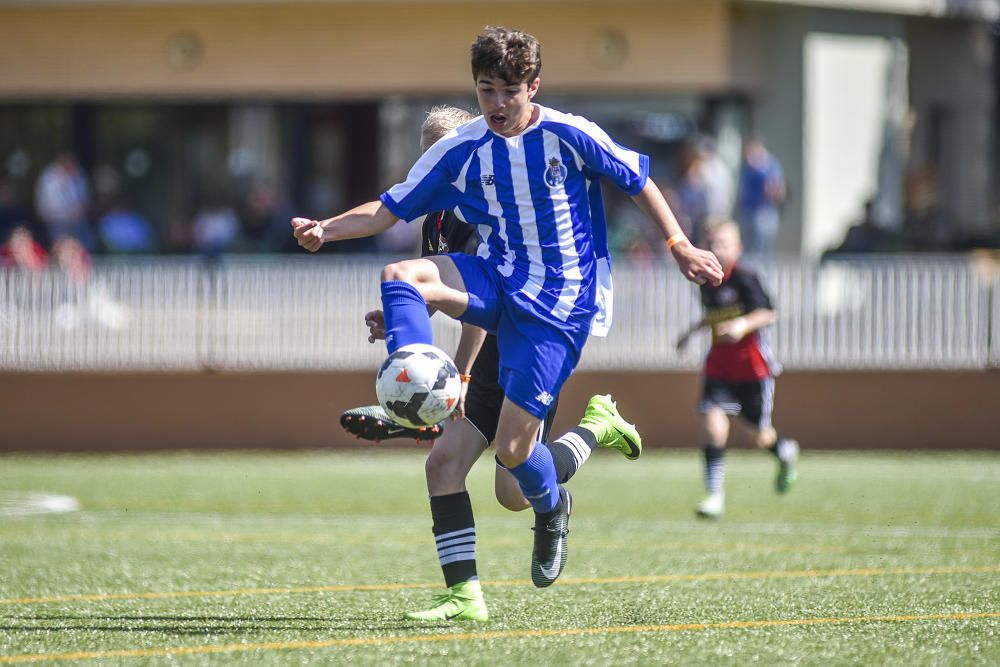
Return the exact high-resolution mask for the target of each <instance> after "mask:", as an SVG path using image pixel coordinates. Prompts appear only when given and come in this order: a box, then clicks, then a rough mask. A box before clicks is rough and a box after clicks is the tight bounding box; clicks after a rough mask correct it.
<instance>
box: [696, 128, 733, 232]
mask: <svg viewBox="0 0 1000 667" xmlns="http://www.w3.org/2000/svg"><path fill="white" fill-rule="evenodd" d="M698 156H699V158H700V159H699V163H700V165H701V172H702V178H703V180H704V181H705V197H706V200H707V201H706V203H707V206H708V217H709V218H726V219H728V218H729V217H730V216H732V214H733V190H734V184H733V174H732V172H731V171H730V170H729V165H727V164H726V161H725V160H723V159H722V156H721V155H719V147H718V145H717V144H716V142H715V138H714V137H702V139H701V140H700V141H699V142H698Z"/></svg>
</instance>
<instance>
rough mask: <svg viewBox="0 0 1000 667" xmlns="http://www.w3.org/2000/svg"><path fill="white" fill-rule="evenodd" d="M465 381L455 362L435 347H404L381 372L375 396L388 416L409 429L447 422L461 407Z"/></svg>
mask: <svg viewBox="0 0 1000 667" xmlns="http://www.w3.org/2000/svg"><path fill="white" fill-rule="evenodd" d="M461 391H462V378H461V377H460V376H459V374H458V369H457V368H456V367H455V362H453V361H452V360H451V357H449V356H448V355H447V354H446V353H444V352H443V351H441V350H439V349H438V348H436V347H434V346H433V345H424V344H423V343H414V344H412V345H404V346H403V347H401V348H399V349H398V350H396V351H395V352H393V353H392V354H390V355H389V358H388V359H386V360H385V363H384V364H382V368H380V369H378V376H376V378H375V393H376V394H377V395H378V402H379V403H380V404H381V405H382V409H383V410H385V411H386V412H387V413H388V414H389V417H391V418H392V419H393V420H394V421H395V422H396V423H398V424H402V425H403V426H409V427H410V428H421V427H423V426H430V425H432V424H436V423H438V422H439V421H441V420H443V419H445V418H447V417H448V415H450V414H451V413H452V411H453V410H454V409H455V406H456V405H458V399H459V395H460V394H461Z"/></svg>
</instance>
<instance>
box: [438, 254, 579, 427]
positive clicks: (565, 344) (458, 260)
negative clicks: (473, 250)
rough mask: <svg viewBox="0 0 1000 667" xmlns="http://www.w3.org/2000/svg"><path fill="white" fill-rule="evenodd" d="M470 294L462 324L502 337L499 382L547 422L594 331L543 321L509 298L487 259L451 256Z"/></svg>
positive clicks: (520, 300)
mask: <svg viewBox="0 0 1000 667" xmlns="http://www.w3.org/2000/svg"><path fill="white" fill-rule="evenodd" d="M448 256H449V257H450V258H451V260H452V261H453V262H454V263H455V266H456V268H458V272H459V273H460V274H461V275H462V280H463V281H464V282H465V291H466V292H468V293H469V307H468V308H466V310H465V312H464V313H463V314H462V316H461V317H460V318H458V319H459V320H461V321H462V322H466V323H468V324H471V325H473V326H477V327H480V328H482V329H486V330H487V331H489V332H490V333H495V334H496V336H497V347H498V348H499V352H500V367H499V373H498V377H497V380H498V382H499V384H500V386H501V387H503V390H504V394H505V395H506V396H507V398H509V399H510V400H511V401H513V402H514V403H515V404H516V405H518V406H520V407H522V408H524V409H525V410H527V411H528V412H530V413H531V414H532V415H534V416H535V417H538V418H539V419H544V418H545V415H546V414H548V411H549V407H550V406H551V404H552V401H553V400H554V397H555V396H557V395H558V394H559V391H560V390H561V389H562V386H563V383H565V382H566V380H567V379H568V378H569V376H570V374H572V372H573V369H575V368H576V365H577V363H578V362H579V361H580V352H581V351H582V350H583V344H584V343H585V342H587V336H588V335H590V328H589V326H588V327H572V326H570V327H565V328H564V327H559V326H556V325H555V324H552V323H550V322H548V321H547V320H544V319H542V318H541V317H540V316H539V315H538V314H537V313H535V311H534V310H533V309H532V307H531V305H530V303H529V302H528V301H527V299H525V298H524V296H523V295H521V294H517V293H515V294H507V293H506V292H505V291H504V286H503V277H502V276H501V275H500V274H499V273H497V271H496V269H495V268H494V267H493V266H492V265H490V264H489V263H487V261H486V260H485V259H483V258H482V257H477V256H472V255H463V254H451V255H448Z"/></svg>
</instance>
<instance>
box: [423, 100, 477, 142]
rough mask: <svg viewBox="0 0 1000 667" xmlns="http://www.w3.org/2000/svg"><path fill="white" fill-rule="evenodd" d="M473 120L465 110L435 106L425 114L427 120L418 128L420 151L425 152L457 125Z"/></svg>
mask: <svg viewBox="0 0 1000 667" xmlns="http://www.w3.org/2000/svg"><path fill="white" fill-rule="evenodd" d="M473 118H475V116H473V115H472V114H471V113H469V112H468V111H466V110H465V109H460V108H458V107H449V106H436V107H433V108H431V110H430V111H428V112H427V118H425V119H424V124H423V125H422V126H421V127H420V150H423V151H425V150H427V149H428V148H430V147H431V146H433V145H434V144H435V143H436V142H437V140H438V139H440V138H441V137H443V136H444V135H446V134H448V133H449V132H451V131H452V130H454V129H455V128H456V127H458V126H459V125H462V124H463V123H467V122H468V121H470V120H472V119H473Z"/></svg>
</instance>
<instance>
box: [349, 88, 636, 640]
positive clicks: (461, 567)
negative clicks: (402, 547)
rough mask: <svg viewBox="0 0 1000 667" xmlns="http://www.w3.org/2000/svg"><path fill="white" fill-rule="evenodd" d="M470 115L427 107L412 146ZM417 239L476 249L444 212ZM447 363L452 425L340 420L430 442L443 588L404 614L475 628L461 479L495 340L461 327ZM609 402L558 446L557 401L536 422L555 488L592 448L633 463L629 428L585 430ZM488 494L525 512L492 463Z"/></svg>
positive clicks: (371, 410) (355, 429) (382, 418)
mask: <svg viewBox="0 0 1000 667" xmlns="http://www.w3.org/2000/svg"><path fill="white" fill-rule="evenodd" d="M472 118H473V116H472V115H471V114H469V113H468V112H466V111H464V110H462V109H458V108H455V107H435V108H433V109H431V111H430V113H429V114H428V116H427V119H426V120H425V121H424V124H423V127H422V128H421V147H422V149H423V150H427V148H429V147H430V146H431V145H433V144H434V143H435V142H436V141H437V140H438V139H440V138H441V137H442V136H444V135H445V134H447V133H448V132H450V131H451V130H453V129H454V128H455V127H458V126H459V125H461V124H463V123H465V122H467V121H469V120H472ZM421 237H422V238H421V242H420V248H421V256H422V257H427V256H430V255H439V254H448V253H456V252H462V253H466V254H470V255H474V254H475V253H476V250H477V249H478V247H479V243H480V239H479V235H478V233H477V232H476V230H475V228H474V227H472V226H471V225H469V224H466V223H465V222H463V221H462V220H461V219H459V218H458V217H457V216H456V214H455V213H454V212H453V211H438V212H435V213H431V214H429V215H428V216H427V217H426V218H425V219H424V222H423V225H422V228H421ZM365 323H366V325H367V326H368V327H369V334H370V335H369V337H368V340H369V342H375V341H376V340H379V339H382V338H384V336H385V320H384V317H383V314H382V311H380V310H376V311H371V312H369V313H366V314H365ZM455 364H456V366H457V367H458V369H459V372H460V373H461V374H462V398H461V400H460V401H459V404H458V407H457V408H456V411H455V414H454V415H453V419H452V420H451V421H450V422H448V423H447V424H437V425H434V426H431V427H425V428H422V429H413V428H409V427H406V426H403V425H400V424H396V423H394V422H393V421H392V420H391V419H390V418H389V416H388V415H387V414H386V413H385V411H384V410H382V408H381V407H380V406H378V405H373V406H365V407H359V408H354V409H352V410H347V411H346V412H344V413H343V414H341V417H340V423H341V425H342V426H343V427H344V429H345V430H346V431H347V432H348V433H351V434H353V435H356V436H358V437H360V438H363V439H366V440H376V441H378V440H387V439H391V438H415V439H417V440H424V441H433V443H434V444H433V447H432V448H431V451H430V454H429V455H428V457H427V462H426V465H425V472H426V476H427V490H428V493H429V495H430V505H431V516H432V519H433V533H434V539H435V543H436V546H437V552H438V561H439V563H440V565H441V569H442V572H443V574H444V579H445V585H446V586H447V587H448V589H449V591H448V593H446V594H444V595H442V596H439V597H436V598H435V603H434V605H433V606H432V607H431V608H430V609H427V610H423V611H417V612H412V613H409V614H407V617H408V618H410V619H414V620H427V621H438V620H471V621H483V620H487V618H488V610H487V608H486V604H485V600H484V598H483V595H482V589H481V586H480V584H479V575H478V571H477V567H476V531H475V521H474V517H473V511H472V503H471V501H470V499H469V493H468V491H467V490H466V488H465V480H466V477H467V476H468V473H469V471H470V470H471V469H472V466H473V464H475V462H476V461H477V460H478V459H479V458H480V456H481V455H482V453H483V451H484V450H485V449H486V448H487V447H489V445H490V443H491V442H492V441H493V439H494V437H495V436H496V432H497V424H498V421H499V418H500V410H501V407H502V405H503V401H504V391H503V389H502V388H501V386H500V384H499V382H498V378H497V374H498V368H499V365H500V357H499V351H498V348H497V339H496V336H494V335H492V334H488V333H487V332H486V331H484V330H483V329H480V328H478V327H474V326H470V325H467V324H463V325H462V336H461V339H460V341H459V345H458V349H457V351H456V353H455ZM609 403H611V397H610V396H594V397H593V398H591V399H590V402H589V403H588V406H587V410H586V412H585V414H584V417H583V419H582V420H581V421H580V423H579V425H578V426H577V427H576V428H573V429H571V430H570V431H569V432H567V433H566V434H565V435H563V436H562V437H560V438H559V439H558V440H556V441H554V442H549V431H550V429H551V427H552V420H553V419H554V416H555V412H556V406H557V404H558V397H556V398H555V400H553V402H552V406H551V408H550V409H549V412H548V415H547V416H546V418H545V419H544V420H543V421H542V426H541V440H542V441H543V442H546V443H547V444H548V447H549V449H550V450H551V451H552V457H553V460H554V463H555V466H556V471H557V474H558V477H559V482H560V483H564V482H566V481H568V480H569V479H570V478H571V477H573V475H574V474H576V472H577V471H578V470H579V469H580V467H581V466H583V464H584V463H585V462H586V461H587V459H588V458H589V457H590V454H591V451H592V450H593V448H594V447H598V446H600V447H607V448H613V449H619V451H621V452H622V454H624V455H625V456H626V457H627V458H629V459H633V460H634V459H636V458H638V456H639V454H640V452H641V446H642V444H641V439H639V436H638V433H637V432H635V431H634V427H632V428H630V429H629V430H630V431H632V433H634V437H631V438H629V439H627V440H626V439H623V438H617V437H607V436H606V435H600V434H602V433H607V432H608V429H606V428H603V427H598V428H594V425H595V422H596V423H600V422H603V421H604V420H605V419H606V408H607V405H608V404H609ZM612 405H613V403H612ZM588 427H589V428H588ZM595 432H596V434H595ZM495 492H496V497H497V500H498V501H499V502H500V504H501V505H503V506H504V507H505V508H507V509H509V510H512V511H515V512H516V511H520V510H524V509H527V508H528V507H530V504H529V502H528V500H527V499H526V498H525V497H524V495H523V493H522V492H521V488H520V486H519V485H518V482H517V480H516V479H515V478H514V476H513V475H512V474H511V473H510V472H509V471H508V470H507V469H506V468H504V467H503V466H501V465H497V466H496V475H495Z"/></svg>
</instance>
